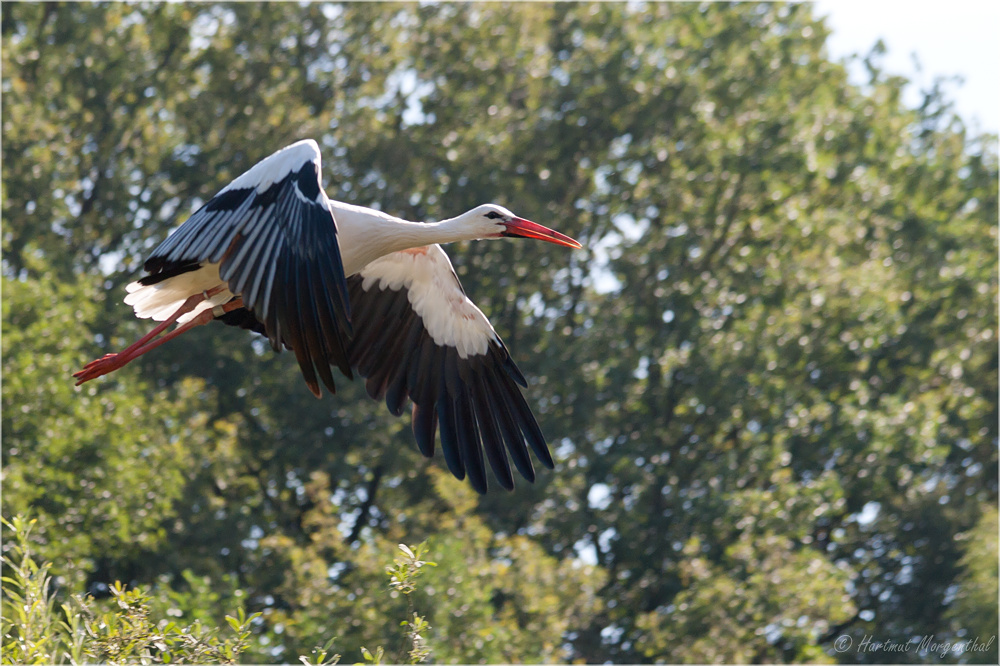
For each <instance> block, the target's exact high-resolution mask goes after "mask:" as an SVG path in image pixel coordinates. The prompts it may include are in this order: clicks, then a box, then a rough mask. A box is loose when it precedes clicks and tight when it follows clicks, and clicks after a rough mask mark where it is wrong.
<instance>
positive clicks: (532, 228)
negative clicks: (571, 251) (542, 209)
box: [502, 217, 583, 248]
mask: <svg viewBox="0 0 1000 666" xmlns="http://www.w3.org/2000/svg"><path fill="white" fill-rule="evenodd" d="M505 226H506V227H507V231H505V232H504V233H503V234H502V235H504V236H518V237H520V238H535V239H537V240H543V241H548V242H550V243H555V244H556V245H565V246H566V247H572V248H581V247H583V246H582V245H580V244H579V243H577V242H576V241H575V240H573V239H572V238H570V237H569V236H567V235H565V234H561V233H559V232H558V231H553V230H552V229H549V228H548V227H543V226H542V225H540V224H535V223H534V222H532V221H531V220H526V219H524V218H523V217H515V218H514V219H512V220H511V221H510V222H507V223H505Z"/></svg>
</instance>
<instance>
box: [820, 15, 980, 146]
mask: <svg viewBox="0 0 1000 666" xmlns="http://www.w3.org/2000/svg"><path fill="white" fill-rule="evenodd" d="M814 4H815V15H816V16H818V17H826V19H827V20H826V24H827V26H828V27H830V28H831V29H832V34H831V35H830V38H829V40H828V42H827V45H828V48H829V53H830V56H831V57H832V58H833V59H840V58H844V57H846V56H848V55H850V54H851V53H860V54H865V53H867V52H868V51H869V50H870V49H871V47H872V45H874V44H875V42H876V41H877V40H878V39H879V38H881V39H882V41H883V42H884V43H885V45H886V48H887V53H886V54H885V56H884V57H883V58H884V59H883V63H884V68H885V70H886V71H887V72H889V73H892V74H901V75H903V76H906V77H907V78H908V79H910V80H911V81H914V82H915V83H916V84H917V85H916V86H914V85H911V86H908V89H907V90H906V96H905V97H904V100H905V102H906V103H907V104H908V105H909V106H917V105H918V104H919V101H920V89H921V88H929V87H930V84H931V83H932V82H933V80H934V78H935V77H937V76H954V75H956V74H957V75H960V76H961V77H962V78H963V79H964V80H965V82H964V84H962V85H956V84H952V85H949V86H947V87H946V90H947V91H948V98H949V99H951V100H953V101H954V102H955V110H956V111H957V112H958V114H959V115H960V116H961V117H962V119H963V120H964V121H965V122H966V125H967V126H968V127H969V128H970V129H978V130H981V131H985V132H992V133H998V132H1000V2H997V1H996V0H948V1H947V2H942V1H941V0H935V1H931V0H816V2H815V3H814ZM914 54H915V55H916V58H917V60H918V61H919V63H920V66H921V69H922V71H921V72H918V71H917V69H916V66H915V65H914V62H913V55H914ZM859 71H860V68H859ZM861 82H862V81H861V80H860V79H859V80H857V81H856V83H861Z"/></svg>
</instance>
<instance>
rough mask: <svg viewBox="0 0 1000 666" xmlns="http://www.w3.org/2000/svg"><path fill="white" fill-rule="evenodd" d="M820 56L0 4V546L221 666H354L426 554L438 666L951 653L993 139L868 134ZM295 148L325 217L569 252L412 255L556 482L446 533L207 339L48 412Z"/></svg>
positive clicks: (423, 486)
mask: <svg viewBox="0 0 1000 666" xmlns="http://www.w3.org/2000/svg"><path fill="white" fill-rule="evenodd" d="M827 32H828V31H827V28H826V27H825V25H824V24H823V22H822V21H820V20H817V19H816V18H815V17H814V16H813V15H812V10H811V8H810V6H809V5H805V4H804V5H781V4H755V3H738V4H727V3H706V4H693V3H648V4H647V3H630V4H626V5H621V4H561V3H560V4H514V5H510V6H501V5H499V4H420V5H417V4H398V5H397V4H366V3H359V4H307V5H300V4H292V3H273V4H184V3H176V4H175V3H170V4H124V3H109V4H56V3H41V4H29V3H4V6H3V17H2V37H3V82H2V92H3V109H2V126H3V147H2V151H3V167H2V169H3V171H2V176H3V199H2V214H3V237H2V243H3V325H4V327H3V333H4V335H3V378H4V382H3V400H2V407H3V417H2V418H3V422H2V426H3V454H4V461H3V464H4V467H3V477H4V491H5V492H4V502H3V514H4V516H7V517H10V516H13V515H14V514H17V513H24V514H26V515H31V516H33V517H36V518H37V519H38V520H39V526H38V529H36V531H35V532H34V533H33V538H34V539H35V540H36V541H37V543H36V544H35V547H36V550H37V551H38V552H40V553H42V554H43V555H44V556H45V557H48V558H49V559H51V560H53V561H54V562H55V568H54V569H53V573H54V574H57V575H58V578H57V580H58V582H59V584H60V586H61V588H60V589H61V590H63V591H64V592H66V593H77V592H84V591H89V592H90V593H92V594H95V595H98V596H100V595H101V594H103V593H106V591H107V589H108V586H110V585H111V584H112V583H113V582H114V581H115V580H121V581H124V582H125V583H129V584H142V585H147V586H151V587H152V588H153V589H154V590H158V591H159V592H158V594H160V595H161V597H160V598H161V602H160V603H163V604H166V605H167V606H168V607H169V608H170V609H171V612H172V613H174V614H175V615H177V616H178V617H181V618H182V619H186V620H187V621H190V620H192V619H202V620H204V621H206V622H215V623H219V624H221V623H222V617H223V615H224V614H225V612H227V611H229V610H231V608H232V607H233V606H234V605H236V604H242V605H245V606H246V607H247V610H248V611H260V612H262V613H263V615H262V621H260V622H258V623H257V624H256V625H255V627H254V631H255V635H254V639H253V640H254V642H253V644H252V645H251V647H250V650H249V652H248V653H247V655H248V657H247V658H249V659H250V660H256V661H261V662H268V661H283V660H288V659H291V658H294V655H296V654H307V653H308V651H309V649H310V648H311V647H312V646H314V645H317V644H323V643H325V642H326V639H327V638H329V637H332V636H337V637H338V641H337V643H336V649H337V651H338V652H341V653H342V654H345V655H353V654H357V651H356V650H357V648H358V646H360V645H363V644H372V643H374V642H375V641H377V637H378V636H380V635H384V634H385V633H386V631H385V629H386V627H387V623H390V622H392V621H393V620H394V618H398V617H399V609H397V608H388V607H386V606H385V604H383V603H382V602H381V601H379V600H378V599H377V598H376V597H375V596H374V592H375V589H374V588H376V587H377V586H384V572H383V570H382V569H383V565H382V564H380V563H381V562H382V561H383V560H384V557H380V555H379V554H380V553H384V552H388V551H389V550H391V549H392V548H394V544H396V543H401V542H409V543H415V542H418V541H421V540H424V539H429V544H430V548H431V553H432V559H434V560H436V561H437V562H438V565H439V566H438V567H437V568H436V569H434V570H433V571H430V572H428V573H427V574H426V581H427V582H426V587H424V588H423V589H421V590H420V592H419V595H421V599H420V604H421V605H422V608H423V609H424V610H425V611H426V617H427V620H428V622H429V623H430V624H431V626H432V627H434V631H433V634H432V636H431V637H430V640H429V647H430V648H431V649H432V650H433V658H434V659H437V660H440V661H447V662H465V663H471V662H498V661H502V662H522V661H523V662H538V661H571V660H582V661H587V662H599V661H607V660H611V661H624V662H654V661H660V662H664V661H665V662H721V661H730V662H731V661H755V662H763V661H780V662H803V661H827V662H829V661H841V662H844V663H856V662H880V661H899V660H900V659H904V660H910V661H923V660H926V659H928V658H929V657H928V655H927V654H926V653H923V654H921V653H919V652H918V651H917V650H916V649H915V648H914V649H912V650H911V651H909V652H908V653H906V654H892V655H886V654H884V653H878V652H863V651H857V650H848V651H845V652H840V651H838V650H837V649H836V647H835V639H837V638H838V637H839V636H842V635H847V636H850V637H852V639H853V644H854V645H855V646H857V645H858V643H859V642H861V640H863V637H864V636H872V637H873V640H895V641H901V642H905V641H909V640H911V639H913V638H916V639H917V640H919V639H920V638H921V637H923V636H925V635H934V636H935V637H936V639H938V640H949V641H951V642H952V643H955V642H958V641H971V640H972V639H974V638H976V637H977V636H978V639H979V641H980V642H981V643H985V642H987V641H988V640H989V639H990V637H991V636H992V633H991V632H995V630H996V598H997V567H996V541H997V532H996V520H997V518H996V512H995V510H993V509H992V507H995V506H996V502H997V443H998V439H997V423H998V411H997V399H998V396H997V364H998V358H997V349H998V347H997V340H996V337H995V336H996V334H997V298H998V291H997V261H996V257H997V225H996V221H997V181H998V170H997V149H996V145H997V144H996V137H993V136H971V135H969V134H968V133H967V132H966V130H965V128H964V126H963V125H962V123H961V122H960V121H959V120H958V119H957V118H956V117H955V116H954V115H953V114H952V112H951V108H950V106H949V104H948V100H947V99H945V98H944V97H943V96H942V94H941V93H940V91H939V90H937V89H934V90H930V91H928V92H927V93H926V95H925V101H924V103H923V104H922V105H921V106H920V107H919V108H916V109H910V108H906V107H905V106H904V105H903V104H902V102H901V90H902V89H903V87H904V86H905V85H907V82H906V81H905V80H903V79H901V78H899V77H894V76H888V75H886V74H884V73H883V72H882V71H881V70H880V67H879V59H878V53H877V52H875V51H873V53H872V54H870V55H869V56H868V57H867V58H866V59H865V60H864V64H865V66H866V67H867V71H868V73H869V80H868V82H867V83H866V84H865V85H861V86H858V85H855V84H852V83H851V82H849V81H848V78H847V74H846V70H845V67H844V65H843V64H841V63H836V62H832V61H831V59H830V57H829V54H828V53H827V51H826V47H825V40H826V36H827ZM306 137H312V138H315V139H316V140H318V141H319V142H320V145H321V146H322V148H323V151H324V165H323V169H324V179H325V181H324V182H325V187H326V190H327V193H328V194H329V195H330V196H331V197H332V198H335V199H341V200H345V201H349V202H352V203H357V204H361V205H367V206H374V207H377V208H381V209H383V210H386V211H390V212H393V213H395V214H398V215H401V216H403V217H406V218H408V219H418V220H419V219H438V218H442V217H447V216H451V215H454V214H457V213H458V212H461V211H462V210H465V209H466V208H468V207H471V206H473V205H475V204H479V203H483V202H489V201H494V202H496V203H500V204H503V205H506V206H508V207H510V208H512V209H513V210H515V211H516V212H518V213H519V214H522V215H524V216H526V217H528V218H531V219H535V220H538V221H539V222H541V223H544V224H546V225H550V226H553V227H555V228H557V229H559V230H560V231H564V232H566V233H568V234H570V235H572V236H574V237H576V238H578V239H579V240H581V242H583V243H584V245H585V249H583V250H580V251H577V252H575V253H563V252H552V251H550V250H549V248H546V247H541V246H540V245H541V244H531V243H513V242H496V243H472V244H463V245H459V246H453V247H450V248H449V252H450V254H451V256H452V259H453V261H454V263H455V266H456V270H457V271H458V273H459V275H460V277H461V278H462V280H463V283H464V285H465V288H466V290H467V292H468V293H469V295H470V297H472V298H473V299H474V300H475V301H476V302H477V303H478V304H479V305H480V306H481V307H482V309H483V310H484V312H486V313H487V315H489V316H490V317H491V319H492V321H493V323H494V325H495V326H496V328H497V330H498V332H499V333H500V334H501V335H502V336H503V337H504V338H505V340H506V341H507V343H508V346H509V347H510V349H511V351H512V353H513V355H514V357H515V359H516V360H517V361H518V363H519V365H520V366H521V367H522V369H524V370H525V372H526V373H527V374H528V377H529V382H530V386H531V388H530V389H529V390H528V399H529V402H530V403H531V404H533V405H534V406H535V412H536V414H537V416H538V418H539V422H540V424H541V426H542V429H543V430H544V431H545V432H546V434H547V436H548V438H549V440H550V443H551V445H552V446H553V449H554V452H555V457H556V460H557V469H556V470H555V472H552V473H549V472H545V473H542V474H541V475H540V479H539V480H538V481H537V482H536V483H535V484H534V485H533V486H526V485H522V486H519V487H518V488H517V489H516V490H515V491H514V492H513V493H509V494H508V493H504V492H503V491H499V490H493V491H491V493H490V494H488V495H486V496H484V497H477V496H475V495H474V494H473V493H472V491H471V490H469V489H468V488H467V487H466V486H465V485H463V484H462V483H459V482H458V481H455V480H454V479H452V478H450V476H449V475H448V474H447V473H446V472H445V471H444V467H443V463H442V461H441V460H440V459H435V460H431V461H425V460H424V459H422V458H421V456H420V455H419V453H418V452H417V451H416V450H415V447H414V446H413V445H412V443H411V437H410V434H409V432H408V423H407V421H406V419H393V418H391V417H390V416H389V415H388V414H387V413H386V410H385V408H384V406H383V405H380V404H376V403H373V402H371V401H368V400H367V399H366V398H365V397H364V395H363V391H362V390H360V389H359V387H358V386H357V385H354V386H351V385H347V384H346V383H344V385H345V388H344V390H343V391H341V392H340V393H338V395H336V396H333V397H329V396H328V397H327V398H325V399H323V400H322V401H319V402H317V401H316V400H315V399H314V398H313V397H312V396H311V395H310V394H309V392H308V390H306V389H305V387H304V385H303V383H302V380H301V378H300V376H299V372H298V369H297V366H296V364H295V363H294V361H293V359H292V357H291V356H290V355H288V354H282V355H275V354H273V353H272V352H271V351H270V350H269V349H265V345H262V344H261V343H260V341H259V340H258V341H254V340H253V338H252V336H251V335H249V334H247V333H245V332H244V331H239V330H235V329H229V328H228V327H223V326H216V325H213V326H208V327H204V328H203V329H201V330H196V331H193V332H192V333H190V334H188V335H187V336H186V338H187V340H186V343H176V342H175V343H173V344H168V345H166V346H164V347H163V348H161V349H159V350H157V351H156V352H155V353H153V354H150V355H148V356H147V357H143V358H142V359H141V360H140V361H137V362H135V363H133V364H131V365H130V366H129V367H127V368H125V369H123V370H121V371H119V372H117V373H115V374H114V375H112V376H110V377H107V378H102V379H101V380H100V381H96V382H93V383H90V384H87V385H85V386H84V387H82V388H80V389H76V388H74V387H73V385H72V380H71V378H70V373H71V372H72V371H73V370H75V369H78V368H79V367H81V364H82V363H84V362H85V361H87V360H89V359H90V358H93V357H96V356H98V355H101V354H104V353H106V352H108V351H112V350H115V349H117V348H119V347H120V346H122V345H124V344H127V343H128V342H130V341H131V340H132V339H134V338H135V337H137V336H138V335H140V334H141V332H143V330H144V329H145V327H146V322H138V321H135V320H134V318H133V317H132V315H131V312H130V310H129V308H128V307H127V306H125V305H124V304H123V303H122V302H121V299H122V297H123V295H124V289H123V287H124V285H125V284H126V283H127V282H129V281H131V280H133V279H134V278H135V277H136V275H137V274H138V273H139V269H140V266H141V262H142V260H143V258H144V255H145V254H146V253H148V252H149V250H150V249H151V248H152V247H153V246H154V245H155V244H156V243H158V242H159V241H160V240H161V239H162V238H163V237H164V236H165V235H166V233H167V232H168V231H169V230H170V229H171V228H173V227H174V226H176V225H177V224H179V223H180V222H181V221H183V220H184V219H185V218H186V216H187V215H188V214H190V212H192V211H193V210H194V208H195V207H196V206H198V205H199V204H200V203H201V202H203V201H205V200H207V199H208V198H209V197H210V196H212V194H214V193H215V192H216V191H218V190H219V189H220V188H221V187H223V186H224V185H226V184H227V183H228V182H229V181H230V180H231V179H232V178H234V177H235V176H237V175H238V174H240V173H241V172H242V171H244V170H245V169H247V168H249V167H250V166H252V165H253V164H254V163H255V162H256V161H258V160H259V159H261V158H263V157H265V156H266V155H268V154H270V153H271V152H273V151H274V150H277V149H278V148H280V147H282V146H284V145H286V144H288V143H291V142H292V141H294V140H297V139H300V138H306ZM991 557H992V562H991V560H990V558H991ZM399 601H400V603H402V601H401V600H399ZM988 618H992V621H988ZM987 634H989V635H987ZM991 649H992V652H985V653H984V652H971V651H969V652H964V653H961V652H958V651H953V652H951V653H950V654H948V655H947V657H946V658H945V659H944V660H945V661H955V660H958V661H969V662H977V661H982V662H993V663H995V662H996V659H997V651H996V641H995V640H994V642H993V644H992V648H991ZM352 650H353V652H352ZM935 658H936V657H935Z"/></svg>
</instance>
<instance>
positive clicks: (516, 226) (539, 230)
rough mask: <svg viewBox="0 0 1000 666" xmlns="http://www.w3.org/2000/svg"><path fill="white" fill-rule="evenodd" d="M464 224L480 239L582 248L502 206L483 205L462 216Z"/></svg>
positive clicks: (561, 235)
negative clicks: (515, 240) (535, 242)
mask: <svg viewBox="0 0 1000 666" xmlns="http://www.w3.org/2000/svg"><path fill="white" fill-rule="evenodd" d="M462 217H463V218H465V222H466V223H467V224H469V225H470V226H473V227H475V229H476V230H477V232H478V231H479V230H480V229H481V230H482V231H481V233H479V237H480V238H535V239H537V240H543V241H548V242H549V243H555V244H556V245H565V246H566V247H572V248H579V247H583V246H582V245H580V244H579V243H578V242H576V241H575V240H573V239H572V238H570V237H569V236H566V235H564V234H561V233H559V232H558V231H553V230H552V229H549V228H548V227H543V226H542V225H540V224H536V223H534V222H532V221H531V220H526V219H524V218H523V217H518V216H517V215H514V213H512V212H510V211H509V210H507V209H506V208H504V207H503V206H497V205H496V204H483V205H482V206H477V207H476V208H473V209H472V210H470V211H469V212H468V213H466V214H465V215H463V216H462Z"/></svg>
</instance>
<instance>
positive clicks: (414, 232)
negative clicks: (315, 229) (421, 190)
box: [330, 201, 482, 275]
mask: <svg viewBox="0 0 1000 666" xmlns="http://www.w3.org/2000/svg"><path fill="white" fill-rule="evenodd" d="M330 204H331V208H332V210H333V216H334V218H335V219H336V220H337V230H338V234H339V238H340V253H341V258H342V260H343V262H344V272H345V273H346V274H347V275H353V274H354V273H357V272H358V271H360V270H361V269H362V268H364V267H365V266H367V265H368V264H369V263H370V262H372V261H374V260H375V259H378V258H379V257H381V256H384V255H386V254H389V253H392V252H399V251H400V250H408V249H410V248H414V247H423V246H425V245H433V244H435V243H454V242H456V241H462V240H475V239H477V238H481V237H482V236H481V235H480V234H478V233H477V232H476V231H475V229H474V228H470V227H469V226H468V224H467V222H466V221H465V219H464V215H459V216H458V217H453V218H450V219H447V220H442V221H440V222H408V221H406V220H403V219H400V218H398V217H393V216H392V215H387V214H385V213H382V212H381V211H376V210H372V209H370V208H362V207H360V206H352V205H350V204H345V203H342V202H339V201H331V202H330Z"/></svg>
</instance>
